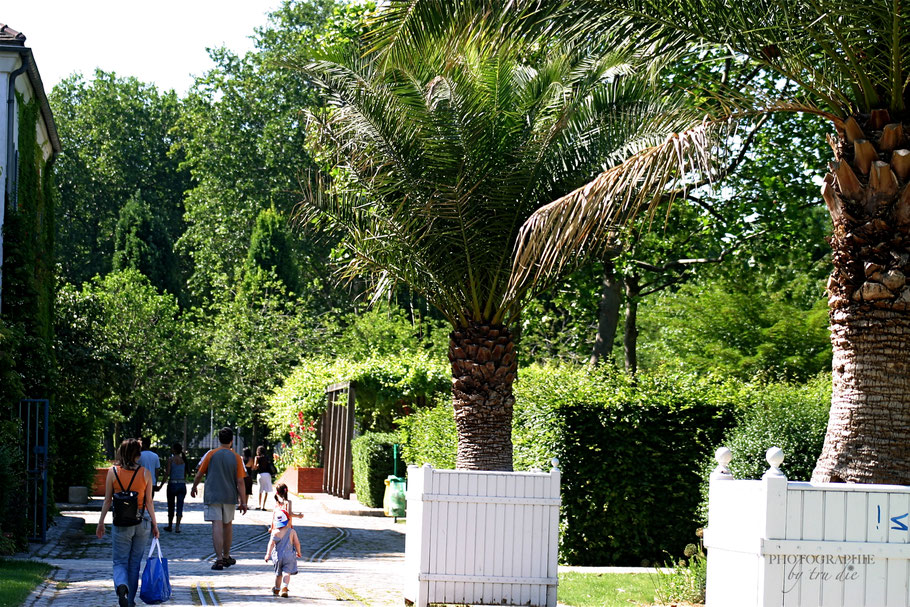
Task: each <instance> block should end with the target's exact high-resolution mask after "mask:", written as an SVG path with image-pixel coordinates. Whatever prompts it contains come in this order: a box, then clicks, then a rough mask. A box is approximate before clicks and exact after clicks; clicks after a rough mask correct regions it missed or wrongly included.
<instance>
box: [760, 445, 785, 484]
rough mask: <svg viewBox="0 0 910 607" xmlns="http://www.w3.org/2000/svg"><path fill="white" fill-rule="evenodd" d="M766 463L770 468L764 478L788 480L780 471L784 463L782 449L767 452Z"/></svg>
mask: <svg viewBox="0 0 910 607" xmlns="http://www.w3.org/2000/svg"><path fill="white" fill-rule="evenodd" d="M765 461H767V462H768V466H770V467H769V468H768V471H767V472H765V474H764V475H763V476H762V478H784V479H786V478H787V477H786V476H784V473H783V472H781V470H780V465H781V464H782V463H784V452H783V450H782V449H781V448H780V447H771V448H770V449H768V450H767V451H765Z"/></svg>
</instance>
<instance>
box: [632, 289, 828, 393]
mask: <svg viewBox="0 0 910 607" xmlns="http://www.w3.org/2000/svg"><path fill="white" fill-rule="evenodd" d="M753 284H754V283H753ZM647 312H648V313H647V315H646V316H644V319H643V321H642V332H643V334H645V335H646V336H647V341H646V342H645V343H644V344H643V352H642V356H643V357H646V358H647V359H648V361H649V363H650V364H652V365H653V364H657V363H658V362H662V363H663V364H664V366H665V367H667V368H670V369H687V370H696V371H699V372H701V373H709V374H710V373H717V374H719V375H727V376H735V377H739V378H741V379H746V380H748V379H751V378H753V377H755V376H756V375H764V376H767V377H771V378H777V379H782V380H796V381H805V380H806V379H808V378H810V377H813V376H814V375H816V374H818V373H819V372H822V371H824V370H826V369H830V368H831V341H830V336H829V333H828V310H827V301H826V300H825V299H814V301H812V304H811V305H810V306H808V307H806V306H805V305H804V304H801V303H799V302H797V301H795V300H794V298H793V297H791V296H789V294H788V293H787V292H786V291H778V292H770V293H769V292H767V291H764V290H763V289H760V288H754V287H746V288H741V287H738V286H736V285H731V284H729V283H725V282H721V281H716V282H706V281H699V282H695V283H691V284H688V285H685V286H683V287H682V288H681V289H680V290H679V291H677V292H675V293H666V294H663V295H661V296H660V297H658V298H656V299H655V300H654V301H653V302H651V303H650V304H649V306H648V309H647Z"/></svg>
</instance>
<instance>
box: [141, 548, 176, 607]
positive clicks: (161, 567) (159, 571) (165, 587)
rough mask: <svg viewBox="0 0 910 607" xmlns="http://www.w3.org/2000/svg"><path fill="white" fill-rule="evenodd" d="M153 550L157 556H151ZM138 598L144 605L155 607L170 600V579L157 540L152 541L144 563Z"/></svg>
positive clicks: (165, 561) (165, 560)
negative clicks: (156, 551) (154, 606)
mask: <svg viewBox="0 0 910 607" xmlns="http://www.w3.org/2000/svg"><path fill="white" fill-rule="evenodd" d="M155 548H157V549H158V555H157V556H152V553H153V552H154V551H155ZM139 598H140V599H142V602H143V603H145V604H146V605H156V604H158V603H163V602H165V601H166V600H168V599H169V598H171V578H170V576H169V575H168V572H167V559H165V558H161V544H160V543H158V538H154V539H153V540H152V547H151V548H150V549H149V556H148V560H146V561H145V570H144V571H143V572H142V589H141V590H140V591H139Z"/></svg>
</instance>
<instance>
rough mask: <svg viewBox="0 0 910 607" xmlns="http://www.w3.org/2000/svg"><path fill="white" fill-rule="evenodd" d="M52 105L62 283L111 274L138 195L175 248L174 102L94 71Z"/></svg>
mask: <svg viewBox="0 0 910 607" xmlns="http://www.w3.org/2000/svg"><path fill="white" fill-rule="evenodd" d="M49 97H50V102H51V106H52V108H53V110H54V118H55V119H56V123H57V130H58V132H59V133H60V139H61V142H62V144H63V148H64V151H63V153H62V154H61V156H60V158H59V160H58V161H57V164H56V173H57V183H58V185H59V188H60V193H61V201H60V204H58V205H57V215H56V217H57V253H58V254H57V259H58V261H59V263H60V267H61V269H62V278H63V279H64V280H66V281H68V282H73V283H76V284H81V283H82V282H84V281H86V280H88V279H90V278H91V277H93V276H96V275H99V274H100V275H103V274H106V273H107V272H109V271H110V270H111V268H112V261H113V255H114V233H115V231H116V224H117V221H118V218H119V216H120V209H121V207H122V206H123V205H124V204H126V202H127V201H128V200H129V199H130V197H131V196H132V195H133V193H134V192H135V191H136V190H137V189H141V190H142V193H143V197H144V199H145V201H146V202H147V203H148V205H149V206H150V207H151V208H153V209H155V214H156V215H157V216H158V217H159V218H160V219H161V221H162V223H163V225H164V227H165V231H166V232H167V235H168V237H169V238H170V239H171V240H172V241H176V240H177V238H179V237H180V235H181V234H182V233H183V192H184V191H185V190H186V189H187V187H188V184H189V181H188V173H187V172H186V171H184V170H183V169H181V168H180V162H181V155H180V153H179V151H178V152H176V153H173V154H172V153H171V152H170V150H171V147H172V146H173V144H174V143H175V139H174V132H173V127H174V125H175V124H176V122H177V118H178V116H179V114H180V111H181V110H180V102H179V100H178V99H177V95H176V94H175V93H174V92H173V91H167V92H159V91H158V89H157V88H156V87H155V86H153V85H149V84H144V83H142V82H140V81H139V80H137V79H136V78H118V77H117V76H116V75H115V74H113V73H109V72H103V71H101V70H97V71H96V72H95V74H94V78H93V79H92V80H91V81H89V82H87V81H86V80H85V79H84V78H83V77H82V76H79V75H76V76H71V77H69V78H67V79H65V80H63V81H62V82H61V83H60V84H58V85H57V86H55V87H54V90H53V91H51V94H50V96H49Z"/></svg>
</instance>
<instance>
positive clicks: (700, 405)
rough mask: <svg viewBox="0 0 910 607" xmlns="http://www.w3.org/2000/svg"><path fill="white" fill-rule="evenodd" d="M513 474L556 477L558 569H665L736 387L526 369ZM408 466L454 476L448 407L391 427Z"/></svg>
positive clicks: (680, 540)
mask: <svg viewBox="0 0 910 607" xmlns="http://www.w3.org/2000/svg"><path fill="white" fill-rule="evenodd" d="M515 397H516V403H515V415H514V418H513V431H512V440H513V444H514V465H515V469H516V470H521V469H531V468H541V469H544V470H547V469H549V468H550V459H551V458H552V457H554V456H555V457H558V458H559V460H560V464H559V467H560V469H561V470H562V501H563V505H562V513H561V525H560V531H561V533H560V560H561V561H562V562H565V563H571V564H573V565H640V564H641V563H642V562H643V561H645V560H647V561H651V562H654V561H663V560H665V559H666V554H665V553H666V552H670V553H679V552H681V551H682V549H683V548H684V547H685V545H686V544H689V543H691V542H692V539H693V538H694V535H695V530H696V526H697V523H696V520H697V510H698V505H699V501H700V491H699V484H700V483H699V481H700V472H701V465H700V464H701V462H702V461H704V458H705V457H706V456H707V454H708V453H710V452H712V451H713V449H714V447H715V446H716V444H717V443H718V442H719V441H720V438H721V437H722V436H723V433H724V431H725V430H726V429H727V428H728V427H729V426H730V425H731V424H732V423H733V419H734V411H735V409H736V406H737V405H736V403H737V402H740V400H741V398H740V391H739V388H738V387H736V386H734V385H733V384H728V383H721V382H716V381H710V380H699V379H695V378H689V377H677V376H649V375H639V376H638V380H637V383H636V382H633V380H631V379H630V378H629V377H628V376H626V375H624V374H621V373H615V372H612V371H610V370H608V369H604V370H597V371H592V370H590V369H589V368H587V367H582V366H568V365H564V366H537V365H534V366H530V367H525V368H523V369H522V370H521V374H520V378H519V381H518V382H516V384H515ZM399 421H400V423H401V425H402V431H401V436H402V441H403V442H404V443H405V444H404V447H405V448H404V456H405V459H406V460H407V461H408V463H412V464H418V465H420V464H423V463H425V462H428V463H431V464H433V465H434V466H439V467H451V463H452V462H454V453H455V424H454V421H453V418H452V413H451V405H450V404H448V403H446V404H444V405H439V406H437V407H436V408H434V409H433V410H430V411H421V412H419V413H417V414H415V415H412V416H409V417H408V418H405V419H403V420H399Z"/></svg>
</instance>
